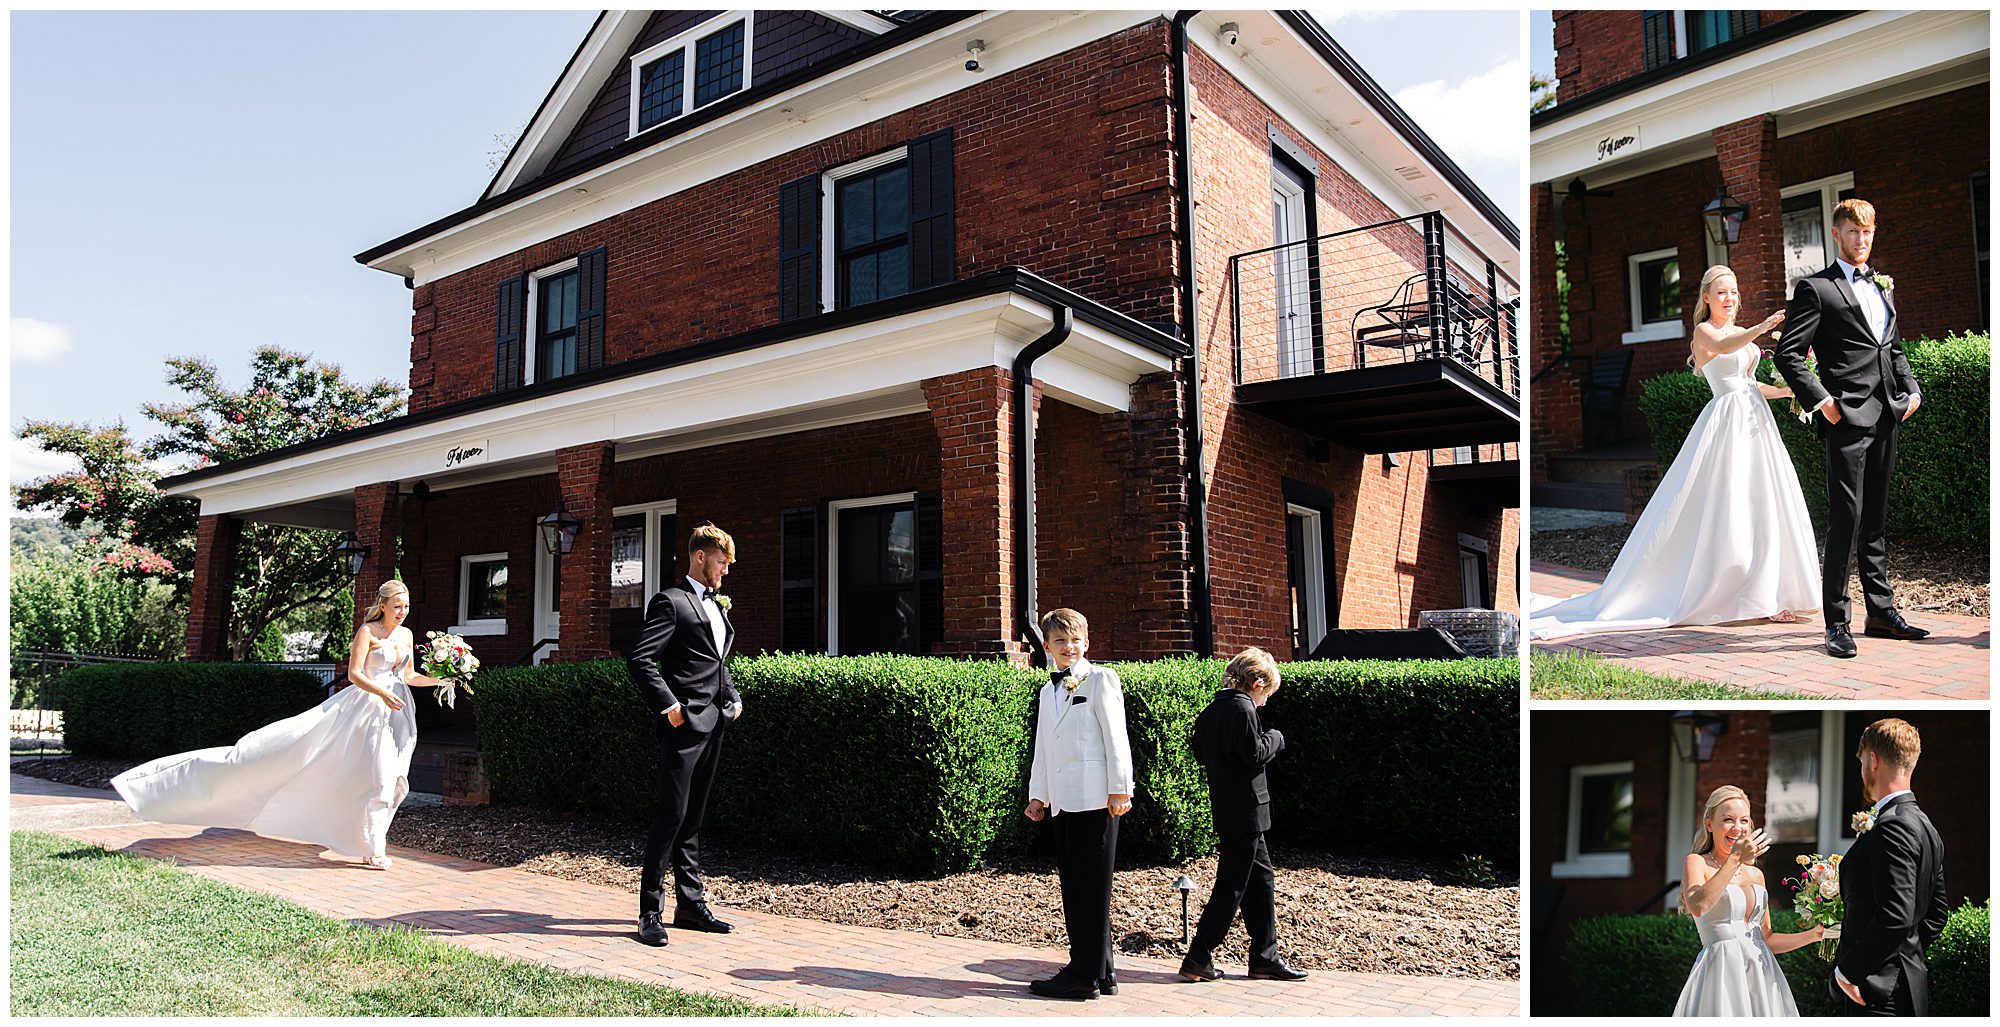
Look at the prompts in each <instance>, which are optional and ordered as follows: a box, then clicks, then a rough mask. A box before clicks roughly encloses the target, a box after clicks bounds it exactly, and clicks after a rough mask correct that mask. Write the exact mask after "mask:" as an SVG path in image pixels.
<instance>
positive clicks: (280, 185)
mask: <svg viewBox="0 0 2000 1027" xmlns="http://www.w3.org/2000/svg"><path fill="white" fill-rule="evenodd" d="M1313 13H1314V14H1315V16H1316V17H1319V18H1320V20H1321V21H1322V22H1323V23H1325V24H1326V25H1327V26H1328V27H1329V29H1330V30H1331V31H1332V33H1333V35H1334V37H1335V38H1336V39H1337V40H1339V41H1340V42H1341V44H1342V45H1343V46H1345V47H1346V48H1347V49H1348V50H1349V51H1350V52H1351V53H1353V54H1354V56H1355V57H1356V59H1357V60H1359V61H1360V62H1361V63H1362V65H1363V66H1364V67H1366V68H1368V69H1369V71H1370V73H1371V74H1373V75H1374V76H1375V77H1376V78H1377V80H1378V81H1380V82H1381V83H1382V85H1383V86H1384V87H1385V88H1386V89H1388V90H1389V91H1390V92H1391V93H1392V94H1395V95H1396V96H1397V98H1398V100H1399V101H1401V102H1403V103H1404V104H1405V105H1406V106H1407V107H1408V108H1409V109H1410V111H1411V113H1412V115H1413V116H1414V117H1416V119H1417V120H1418V122H1419V123H1420V124H1422V125H1423V126H1424V127H1425V129H1426V131H1427V132H1429V133H1430V134H1431V135H1432V136H1433V137H1434V138H1435V139H1436V140H1437V141H1438V143H1439V144H1440V145H1441V146H1443V147H1444V148H1445V150H1446V151H1447V152H1449V153H1451V154H1453V155H1454V157H1455V158H1457V159H1458V160H1459V162H1460V164H1461V166H1463V167H1464V168H1465V169H1466V171H1467V173H1468V174H1470V175H1472V176H1473V178H1474V179H1475V180H1476V181H1478V182H1480V183H1481V185H1482V186H1483V187H1484V188H1485V189H1486V190H1487V191H1488V193H1489V194H1490V195H1491V196H1492V197H1493V199H1494V201H1495V202H1496V203H1497V204H1498V205H1499V206H1500V208H1501V209H1502V210H1504V211H1506V212H1508V213H1509V214H1510V216H1512V217H1513V218H1514V219H1515V220H1516V222H1517V223H1518V222H1519V221H1520V212H1519V211H1520V199H1519V197H1520V169H1519V163H1520V152H1521V144H1520V132H1521V131H1522V130H1524V129H1525V118H1524V115H1523V114H1522V112H1523V111H1524V110H1525V104H1524V103H1522V102H1521V97H1520V96H1519V94H1520V92H1521V89H1520V86H1519V84H1518V83H1520V82H1521V81H1522V80H1523V78H1524V76H1525V71H1524V70H1523V66H1522V63H1521V60H1520V58H1519V55H1518V53H1517V52H1516V50H1517V47H1516V45H1515V39H1516V38H1517V34H1518V28H1517V27H1518V24H1519V22H1518V17H1519V16H1518V15H1517V14H1515V13H1512V12H1471V13H1457V12H1413V13H1397V14H1390V13H1384V12H1348V11H1339V12H1336V11H1332V10H1320V11H1315V12H1313ZM594 17H595V12H594V11H557V12H419V13H403V12H337V13H279V14H272V13H243V12H219V13H154V12H144V13H141V12H124V13H108V14H107V13H86V14H72V13H66V12H15V13H13V14H12V15H11V17H10V28H11V32H10V37H11V43H10V45H11V54H10V58H11V68H12V72H11V83H10V84H11V96H12V102H11V107H12V109H11V118H12V137H11V140H10V141H11V171H12V174H11V195H10V204H11V215H12V222H11V223H12V239H11V244H12V250H11V257H12V260H11V267H12V273H11V277H10V289H11V295H12V303H11V307H10V310H9V315H10V321H11V323H10V333H9V334H10V341H9V361H8V362H9V365H10V370H11V372H12V375H11V385H10V387H9V401H10V402H9V410H8V414H7V417H8V423H9V425H10V427H18V426H19V425H20V424H21V422H22V421H23V420H25V419H29V418H39V419H49V420H84V421H90V422H92V423H100V424H101V423H108V422H110V421H114V420H118V419H121V418H122V419H123V420H124V421H125V423H126V424H127V426H128V427H130V428H131V429H132V430H133V431H134V433H135V434H137V435H139V436H140V437H142V438H143V437H146V436H149V435H151V434H153V432H154V429H155V426H154V424H153V422H151V421H149V420H147V419H146V418H145V417H144V415H143V414H141V413H140V409H139V408H140V405H141V404H142V403H145V402H148V401H158V400H167V399H171V398H174V396H173V395H172V394H170V393H169V391H168V390H167V388H166V386H165V385H164V384H163V383H162V380H161V379H162V367H161V364H160V361H161V360H162V358H164V357H167V356H171V355H185V354H200V355H203V356H206V357H209V358H210V359H212V360H214V361H215V362H216V363H217V364H218V365H219V366H220V367H221V369H222V372H223V374H224V376H225V378H226V379H227V380H233V381H240V380H241V378H242V375H243V374H244V370H245V368H246V367H247V355H248V353H249V352H250V350H251V349H253V348H254V347H256V346H259V345H263V344H267V343H275V344H278V345H282V346H285V347H287V348H290V349H298V350H304V351H306V352H309V353H311V354H313V355H314V356H315V357H317V358H319V359H322V360H327V361H330V362H334V363H338V364H340V365H342V366H343V367H344V368H346V370H347V371H348V373H349V374H350V375H351V376H354V377H361V378H370V379H372V378H378V377H381V378H389V379H390V380H392V381H396V382H399V383H400V382H404V381H406V380H407V376H408V353H409V317H410V305H409V295H408V293H407V292H406V291H405V290H404V288H403V286H402V283H401V282H400V281H398V280H397V279H396V278H394V277H392V276H390V275H386V274H383V273H382V272H379V271H373V270H369V269H368V268H364V267H362V266H361V265H359V264H356V263H355V262H354V261H353V254H355V253H357V252H360V251H361V250H363V249H365V248H367V247H369V246H372V245H374V244H375V243H378V242H382V241H384V240H387V239H389V238H391V237H393V236H396V235H398V234H401V233H402V232H404V231H407V230H409V229H411V228H415V227H417V226H418V225H421V224H424V223H426V222H428V221H430V220H433V219H435V218H437V217H440V216H442V215H444V214H447V213H450V212H452V211H454V210H457V209H459V208H461V207H464V206H466V205H467V204H469V203H471V202H472V201H473V200H474V199H476V198H477V196H478V193H479V191H480V190H481V189H482V188H483V187H484V186H485V184H486V182H487V179H488V178H489V177H490V175H491V173H492V172H491V168H490V166H489V164H488V161H489V155H490V154H491V152H492V151H493V150H494V148H495V146H496V141H495V138H494V137H495V136H497V135H505V134H511V133H512V132H514V131H515V130H517V129H518V128H519V127H520V126H521V124H522V123H523V122H525V121H526V120H527V118H528V116H529V115H530V114H532V113H533V112H534V109H535V106H536V105H537V104H538V103H540V102H541V99H542V96H543V95H544V94H545V93H546V92H547V91H548V87H549V85H550V83H551V82H553V81H554V79H555V77H556V75H557V74H559V73H560V72H561V70H562V67H563V64H564V62H565V61H567V60H568V58H569V55H570V53H571V51H572V50H574V49H575V46H576V44H577V42H578V41H579V40H580V39H581V38H582V37H583V34H584V33H585V32H586V31H587V30H588V29H589V27H590V23H591V21H592V19H593V18H594ZM1413 40H1421V41H1422V45H1421V46H1413V45H1412V44H1413ZM1418 58H1421V59H1418ZM58 83H59V84H60V85H59V86H57V85H56V84H58ZM1496 83H1499V84H1504V85H1505V86H1506V87H1507V88H1505V89H1500V88H1497V87H1496ZM1497 93H1504V94H1505V101H1504V102H1501V101H1499V100H1497V99H1496V97H1495V94H1497ZM1510 126H1513V127H1510ZM10 434H11V433H10ZM9 462H10V468H9V469H10V477H11V478H12V479H13V480H15V481H21V480H25V479H27V478H31V477H35V476H37V475H40V474H44V473H48V472H49V471H50V470H52V469H54V467H55V465H54V464H53V463H52V460H51V458H49V457H48V456H47V455H46V454H42V453H40V452H39V451H38V450H33V449H31V448H30V447H27V446H25V445H24V444H22V443H19V442H10V445H9Z"/></svg>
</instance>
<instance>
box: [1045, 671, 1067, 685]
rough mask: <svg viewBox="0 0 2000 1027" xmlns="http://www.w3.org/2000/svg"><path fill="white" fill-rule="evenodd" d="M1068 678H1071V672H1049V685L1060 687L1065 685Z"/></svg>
mask: <svg viewBox="0 0 2000 1027" xmlns="http://www.w3.org/2000/svg"><path fill="white" fill-rule="evenodd" d="M1066 677H1069V671H1066V670H1052V671H1050V672H1049V684H1051V685H1060V684H1062V683H1063V679H1064V678H1066Z"/></svg>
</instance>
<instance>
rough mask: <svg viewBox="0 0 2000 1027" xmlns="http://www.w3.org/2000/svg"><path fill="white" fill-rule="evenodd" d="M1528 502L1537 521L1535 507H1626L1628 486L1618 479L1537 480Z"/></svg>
mask: <svg viewBox="0 0 2000 1027" xmlns="http://www.w3.org/2000/svg"><path fill="white" fill-rule="evenodd" d="M1528 504H1529V506H1530V508H1531V511H1530V513H1529V514H1528V520H1529V522H1530V523H1531V524H1532V523H1533V521H1534V516H1535V515H1534V513H1533V512H1532V508H1533V507H1542V506H1562V507H1569V508H1571V509H1575V510H1614V511H1618V512H1621V513H1622V512H1623V511H1624V509H1625V486H1624V485H1623V484H1621V483H1619V482H1616V481H1608V482H1596V481H1583V482H1577V481H1538V482H1535V483H1534V484H1533V485H1532V486H1531V487H1530V488H1529V490H1528Z"/></svg>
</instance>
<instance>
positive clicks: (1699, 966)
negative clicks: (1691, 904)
mask: <svg viewBox="0 0 2000 1027" xmlns="http://www.w3.org/2000/svg"><path fill="white" fill-rule="evenodd" d="M1751 887H1752V888H1753V889H1755V891H1754V892H1752V893H1748V894H1746V893H1745V892H1744V890H1743V889H1742V888H1739V887H1737V886H1736V885H1734V884H1732V885H1730V886H1729V887H1728V888H1726V889H1724V890H1723V893H1722V898H1720V899H1718V900H1716V903H1715V905H1713V906H1711V907H1709V910H1708V912H1706V913H1703V914H1702V915H1701V916H1699V917H1696V918H1695V921H1694V925H1695V928H1696V929H1697V930H1699V931H1700V932H1701V955H1698V956H1696V957H1694V969H1693V970H1690V971H1689V972H1688V980H1687V985H1686V986H1685V987H1683V988H1681V1000H1680V1001H1679V1002H1678V1003H1676V1004H1675V1005H1674V1015H1675V1016H1797V1015H1799V1006H1798V1003H1797V1002H1795V1001H1793V1000H1792V986H1791V984H1790V982H1788V981H1786V980H1785V972H1784V971H1783V970H1781V969H1779V968H1778V957H1777V956H1776V955H1775V954H1773V953H1772V952H1771V947H1770V946H1769V945H1766V944H1765V943H1764V907H1765V905H1766V904H1767V903H1768V902H1769V901H1770V895H1769V893H1767V892H1766V891H1765V890H1764V886H1763V885H1761V884H1757V885H1752V886H1751Z"/></svg>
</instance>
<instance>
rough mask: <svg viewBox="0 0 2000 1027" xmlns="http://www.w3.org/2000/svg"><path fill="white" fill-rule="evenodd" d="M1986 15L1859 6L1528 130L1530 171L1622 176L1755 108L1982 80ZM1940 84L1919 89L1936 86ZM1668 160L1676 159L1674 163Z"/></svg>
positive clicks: (1786, 107)
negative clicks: (1950, 74)
mask: <svg viewBox="0 0 2000 1027" xmlns="http://www.w3.org/2000/svg"><path fill="white" fill-rule="evenodd" d="M1989 54H1990V44H1989V40H1988V16H1987V13H1986V12H1985V11H1983V10H1963V11H1865V12H1862V13H1860V14H1856V15H1853V16H1851V17H1847V18H1842V19H1840V20H1839V21H1835V22H1831V23H1828V24H1826V25H1822V26H1819V27H1818V28H1814V29H1811V30H1809V31H1806V32H1801V33H1799V34H1798V35H1796V36H1792V37H1789V38H1786V39H1781V40H1779V41H1778V42H1775V43H1772V44H1770V45H1768V46H1763V47H1758V48H1757V49H1754V50H1751V51H1749V52H1746V53H1743V54H1739V55H1737V56H1735V57H1733V58H1730V59H1729V60H1726V61H1721V62H1718V63H1716V64H1712V65H1709V66H1707V67H1704V68H1698V69H1696V70H1695V71H1692V72H1689V73H1688V74H1685V75H1680V76H1677V77H1674V78H1671V79H1669V80H1667V81H1664V82H1659V83H1656V84H1654V85H1653V86H1650V87H1648V88H1646V89H1641V90H1639V91H1637V92H1635V93H1632V94H1629V95H1627V96H1621V97H1618V98H1617V99H1615V100H1613V101H1611V102H1608V103H1605V104H1602V105H1600V106H1597V107H1592V108H1590V109H1588V110H1586V111H1584V112H1583V113H1581V114H1579V115H1577V116H1575V117H1571V118H1563V119H1561V120H1558V121H1556V122H1554V123H1552V124H1547V125H1544V126H1542V127H1541V128H1538V129H1533V130H1532V131H1531V133H1530V136H1529V146H1530V155H1531V158H1530V159H1531V162H1532V165H1533V175H1534V179H1535V180H1536V181H1538V182H1563V181H1567V180H1569V179H1570V178H1572V177H1576V176H1579V175H1581V176H1584V177H1585V179H1586V180H1587V181H1589V182H1591V183H1593V184H1597V183H1601V182H1606V181H1610V180H1611V179H1612V177H1613V176H1616V177H1620V178H1622V177H1627V175H1626V172H1625V171H1624V168H1623V167H1622V166H1623V165H1632V166H1643V165H1645V164H1646V163H1647V162H1646V160H1645V158H1647V157H1648V156H1649V155H1653V154H1657V153H1659V152H1660V151H1663V150H1666V151H1668V152H1679V153H1682V154H1683V156H1682V159H1683V160H1685V159H1691V158H1689V157H1687V156H1685V153H1686V152H1689V151H1698V150H1700V149H1701V148H1702V146H1704V145H1706V146H1707V147H1709V148H1710V149H1712V147H1713V140H1712V136H1711V133H1712V132H1713V131H1714V129H1715V128H1716V126H1718V125H1728V124H1733V123H1735V122H1738V121H1742V120H1744V119H1746V118H1754V117H1757V116H1758V115H1760V114H1777V115H1779V117H1780V124H1781V130H1782V129H1783V127H1784V126H1783V122H1784V121H1785V120H1786V119H1787V118H1788V117H1789V116H1791V115H1795V114H1799V115H1803V116H1805V117H1807V118H1813V117H1814V116H1815V114H1814V109H1815V108H1819V107H1822V106H1824V105H1827V104H1830V103H1835V102H1842V101H1852V102H1855V103H1857V104H1863V105H1865V104H1866V103H1867V99H1866V96H1867V94H1869V93H1873V92H1894V91H1895V90H1896V89H1897V88H1898V87H1899V86H1900V85H1903V84H1905V83H1910V82H1912V81H1913V80H1918V79H1922V78H1925V77H1927V76H1929V77H1934V76H1936V75H1937V73H1939V72H1940V71H1943V70H1947V69H1953V68H1957V69H1960V71H1961V75H1962V81H1961V82H1960V83H1959V85H1960V86H1963V85H1970V84H1973V83H1976V82H1983V81H1988V80H1989V79H1990V78H1991V71H1990V70H1989V68H1988V66H1987V58H1988V56H1989ZM1939 91H1942V90H1941V89H1937V88H1931V89H1927V90H1920V91H1919V94H1918V95H1934V94H1935V93H1936V92H1939ZM1625 136H1633V137H1635V138H1636V139H1637V141H1638V146H1636V147H1634V146H1628V147H1627V148H1626V149H1625V150H1624V152H1623V154H1622V155H1618V156H1613V157H1610V158H1608V159H1604V160H1599V159H1598V156H1597V153H1598V149H1597V148H1598V144H1599V142H1600V141H1602V140H1604V139H1607V138H1613V137H1617V138H1623V137H1625ZM1679 162H1680V161H1675V162H1674V163H1679Z"/></svg>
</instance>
